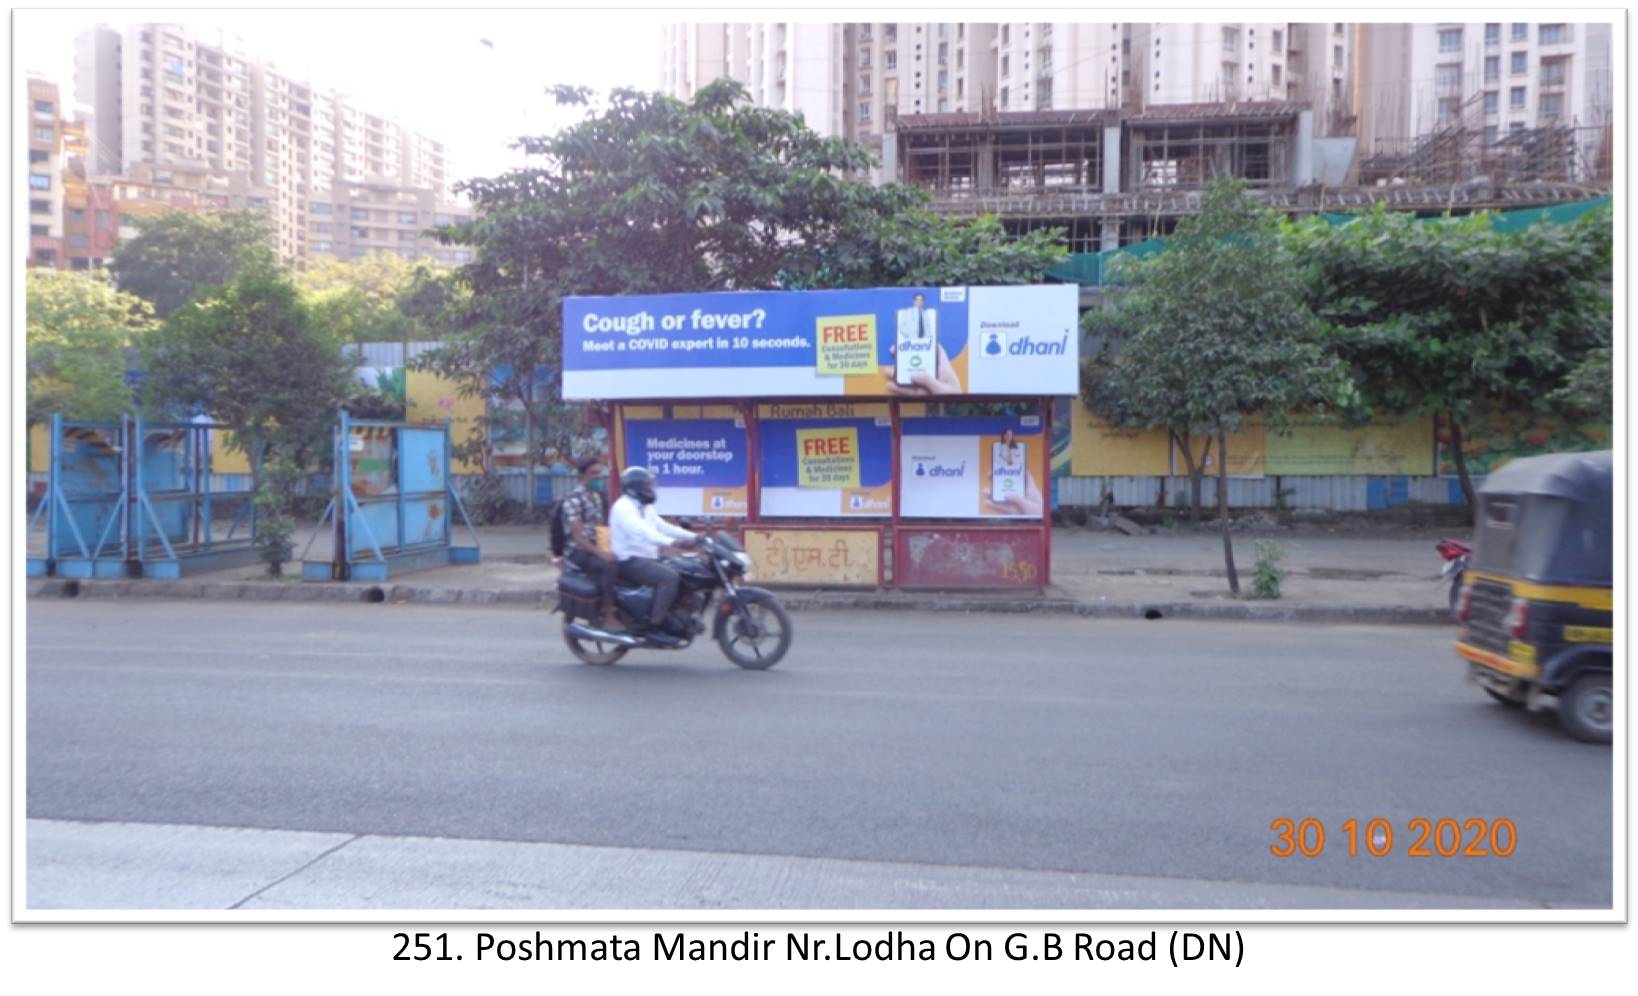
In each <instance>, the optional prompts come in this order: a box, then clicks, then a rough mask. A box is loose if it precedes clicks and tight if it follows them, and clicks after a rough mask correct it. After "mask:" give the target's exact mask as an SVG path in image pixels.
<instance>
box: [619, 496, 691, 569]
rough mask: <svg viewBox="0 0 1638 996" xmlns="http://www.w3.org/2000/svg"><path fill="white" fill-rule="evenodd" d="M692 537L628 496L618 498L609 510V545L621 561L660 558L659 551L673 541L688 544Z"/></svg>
mask: <svg viewBox="0 0 1638 996" xmlns="http://www.w3.org/2000/svg"><path fill="white" fill-rule="evenodd" d="M691 539H694V534H693V533H691V532H689V531H688V530H686V529H683V528H681V527H679V526H673V525H672V524H671V523H669V522H667V521H665V520H664V519H662V518H660V513H659V512H656V511H655V510H654V506H653V505H644V504H643V503H641V502H639V501H638V500H637V499H635V498H633V497H631V496H630V495H621V496H620V498H619V500H618V501H616V502H615V503H614V507H613V508H612V509H610V510H609V545H610V546H611V547H612V548H613V549H614V555H615V556H616V557H618V558H620V559H621V560H625V559H626V558H628V557H648V558H650V559H654V558H657V557H659V555H660V547H662V546H669V545H670V544H671V542H672V541H673V540H691Z"/></svg>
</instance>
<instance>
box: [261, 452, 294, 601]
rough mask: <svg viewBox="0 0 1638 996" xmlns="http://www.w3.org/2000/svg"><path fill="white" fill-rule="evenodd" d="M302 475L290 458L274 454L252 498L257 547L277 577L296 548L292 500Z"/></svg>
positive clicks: (270, 572) (263, 468)
mask: <svg viewBox="0 0 1638 996" xmlns="http://www.w3.org/2000/svg"><path fill="white" fill-rule="evenodd" d="M300 478H301V471H300V469H299V468H298V467H297V466H296V465H295V464H294V463H293V462H291V461H290V459H289V458H287V457H283V456H274V457H273V458H271V459H269V460H268V461H267V462H266V463H265V464H264V465H263V466H262V473H261V485H260V486H259V487H258V488H257V489H256V495H255V497H254V498H253V499H251V500H252V502H253V503H254V504H255V507H256V539H255V542H256V549H257V550H258V551H260V553H261V558H262V562H263V563H264V564H266V565H267V573H269V574H271V575H273V576H274V577H280V576H282V575H283V573H284V564H285V562H287V561H288V560H290V558H291V557H292V555H293V554H294V552H295V547H294V545H293V544H292V542H291V537H292V536H294V535H295V531H296V523H295V519H294V515H293V510H292V504H293V496H294V494H295V489H296V482H297V481H298V480H300Z"/></svg>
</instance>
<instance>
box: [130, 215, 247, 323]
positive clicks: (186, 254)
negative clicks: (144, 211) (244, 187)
mask: <svg viewBox="0 0 1638 996" xmlns="http://www.w3.org/2000/svg"><path fill="white" fill-rule="evenodd" d="M137 226H138V233H137V236H136V238H133V239H130V240H129V241H125V242H121V243H120V244H119V245H118V246H117V247H115V249H114V263H113V270H114V276H115V279H116V280H117V281H118V283H119V289H120V290H122V291H125V292H126V293H129V294H135V295H137V296H138V297H140V298H142V299H144V300H146V301H148V302H149V303H151V304H152V305H153V306H154V313H155V314H156V315H157V316H158V317H159V318H160V319H162V320H163V319H165V318H168V317H170V315H171V313H172V312H174V311H176V310H177V309H178V308H180V307H182V305H184V304H186V303H187V302H189V301H191V300H193V299H194V298H195V297H197V296H199V295H201V294H202V293H203V292H204V291H205V290H207V289H208V288H211V287H220V286H223V285H225V284H229V283H232V281H233V278H234V277H235V276H236V275H238V273H239V272H240V271H241V270H243V269H245V268H246V267H248V266H268V265H272V264H273V262H274V255H273V249H272V238H273V237H272V233H271V230H270V229H269V228H268V223H267V219H266V218H265V217H263V216H262V215H260V214H257V213H255V212H253V211H230V212H225V213H223V214H222V215H221V216H220V217H216V218H211V217H207V216H204V215H195V214H185V213H183V212H180V211H167V212H166V213H164V214H160V215H155V216H154V217H151V218H144V219H141V220H139V221H138V222H137Z"/></svg>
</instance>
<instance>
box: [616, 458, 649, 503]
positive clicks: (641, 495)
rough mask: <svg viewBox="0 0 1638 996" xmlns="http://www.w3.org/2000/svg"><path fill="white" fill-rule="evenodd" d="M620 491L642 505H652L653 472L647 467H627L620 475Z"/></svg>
mask: <svg viewBox="0 0 1638 996" xmlns="http://www.w3.org/2000/svg"><path fill="white" fill-rule="evenodd" d="M620 490H621V491H622V492H624V493H625V494H628V495H630V496H632V497H633V498H635V499H637V500H638V501H640V502H642V503H643V504H644V505H652V504H654V500H655V498H656V497H658V496H657V495H655V493H654V472H653V471H651V470H649V469H648V468H647V467H627V468H626V469H625V473H623V474H621V475H620Z"/></svg>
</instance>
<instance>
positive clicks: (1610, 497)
mask: <svg viewBox="0 0 1638 996" xmlns="http://www.w3.org/2000/svg"><path fill="white" fill-rule="evenodd" d="M1614 487H1615V467H1614V459H1613V456H1612V454H1611V453H1610V451H1608V450H1606V451H1604V452H1601V453H1554V454H1548V455H1546V456H1538V457H1528V458H1525V459H1520V460H1514V461H1512V462H1510V463H1508V464H1506V465H1505V466H1503V467H1502V468H1501V469H1499V470H1496V471H1494V472H1492V473H1491V474H1490V475H1489V477H1488V478H1486V479H1485V482H1484V486H1483V487H1482V488H1480V490H1479V513H1478V532H1477V536H1476V538H1475V542H1474V549H1473V562H1472V565H1471V566H1470V567H1469V568H1468V570H1467V573H1466V578H1465V584H1464V585H1463V588H1462V593H1461V596H1460V601H1459V602H1458V605H1457V612H1456V616H1457V619H1458V620H1460V622H1461V624H1462V631H1461V635H1460V636H1459V637H1458V639H1457V643H1456V652H1457V653H1458V654H1460V655H1461V656H1462V657H1463V658H1465V659H1466V661H1467V668H1468V678H1469V680H1471V681H1473V682H1476V683H1477V684H1478V685H1479V686H1480V687H1482V688H1483V689H1484V690H1485V691H1486V692H1487V693H1489V695H1490V696H1491V697H1492V698H1494V699H1496V700H1497V701H1498V702H1501V703H1502V704H1504V705H1507V706H1511V707H1514V708H1521V709H1527V710H1535V709H1545V708H1556V709H1557V712H1558V721H1559V724H1560V725H1561V726H1563V728H1564V730H1565V731H1566V732H1567V733H1569V734H1570V735H1571V736H1573V737H1576V738H1577V739H1580V740H1586V741H1589V742H1592V743H1608V742H1609V741H1610V737H1611V735H1612V731H1613V730H1614V728H1615V698H1614V695H1613V693H1612V691H1611V687H1610V684H1611V677H1612V673H1613V667H1614V660H1615V655H1614V652H1613V642H1614V617H1613V607H1614V592H1613V589H1612V582H1611V577H1612V568H1613V562H1614V556H1615V532H1614V513H1615V500H1614Z"/></svg>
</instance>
